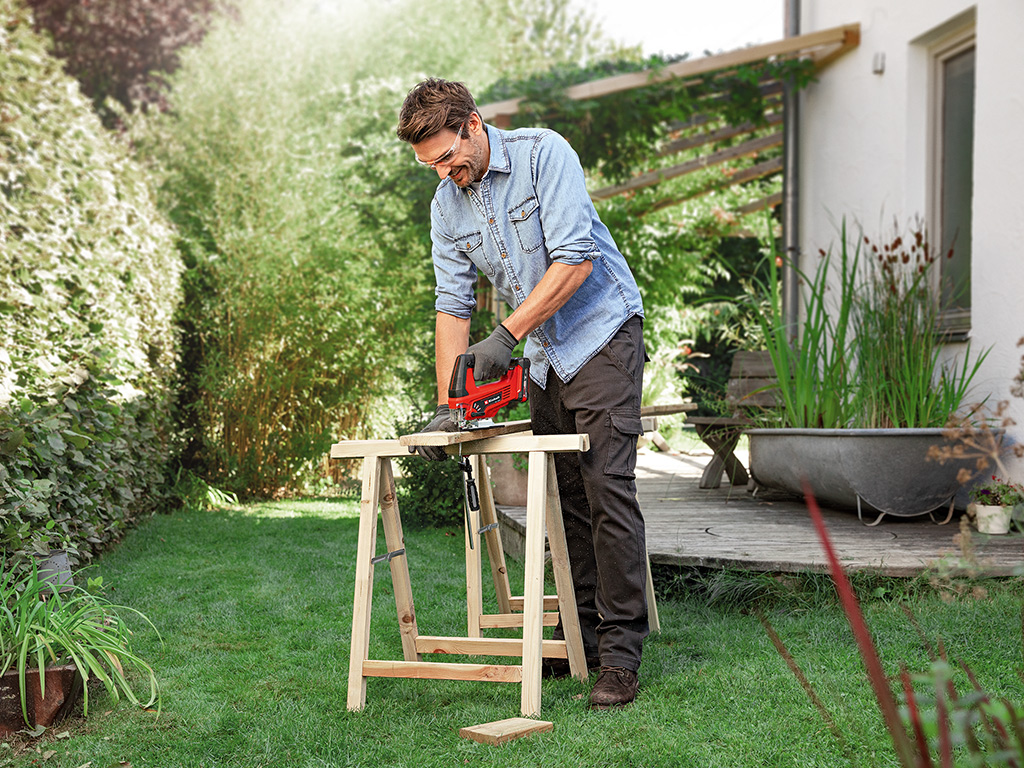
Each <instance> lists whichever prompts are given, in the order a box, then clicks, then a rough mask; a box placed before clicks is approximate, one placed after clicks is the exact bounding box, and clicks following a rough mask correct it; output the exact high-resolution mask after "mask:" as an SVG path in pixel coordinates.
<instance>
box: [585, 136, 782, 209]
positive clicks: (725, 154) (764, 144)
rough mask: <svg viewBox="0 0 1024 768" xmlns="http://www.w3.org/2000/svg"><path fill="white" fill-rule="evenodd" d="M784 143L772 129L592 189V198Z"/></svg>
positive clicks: (643, 186) (662, 179)
mask: <svg viewBox="0 0 1024 768" xmlns="http://www.w3.org/2000/svg"><path fill="white" fill-rule="evenodd" d="M781 145H782V133H781V132H778V133H771V134H768V135H767V136H761V137H759V138H756V139H751V140H750V141H745V142H743V143H742V144H737V145H736V146H734V147H727V148H725V149H720V150H718V151H717V152H712V153H711V154H710V155H703V156H701V157H698V158H695V159H693V160H690V161H688V162H685V163H680V164H679V165H671V166H669V167H667V168H657V169H655V170H653V171H650V172H648V173H642V174H640V175H639V176H635V177H633V178H632V179H630V180H629V181H627V182H625V183H623V184H616V185H614V186H611V187H602V188H601V189H595V190H594V191H593V192H591V193H590V198H591V199H592V200H605V199H607V198H609V197H615V195H621V194H622V193H623V192H632V191H633V190H637V189H644V188H645V187H653V186H654V185H655V184H660V183H661V182H663V181H667V180H668V179H675V178H678V177H679V176H685V175H686V174H688V173H693V172H694V171H703V170H704V169H706V168H710V167H711V166H714V165H721V164H722V163H726V162H728V161H729V160H735V159H737V158H739V157H744V156H746V155H756V154H758V153H759V152H763V151H764V150H766V149H771V148H772V147H778V146H781Z"/></svg>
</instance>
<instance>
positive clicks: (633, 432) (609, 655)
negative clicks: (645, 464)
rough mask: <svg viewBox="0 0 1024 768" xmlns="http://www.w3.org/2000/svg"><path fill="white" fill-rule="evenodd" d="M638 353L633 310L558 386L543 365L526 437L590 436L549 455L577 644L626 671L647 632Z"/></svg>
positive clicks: (635, 663) (635, 662)
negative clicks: (579, 448) (584, 446)
mask: <svg viewBox="0 0 1024 768" xmlns="http://www.w3.org/2000/svg"><path fill="white" fill-rule="evenodd" d="M646 357H647V355H646V353H645V350H644V341H643V322H642V320H641V318H640V317H637V316H634V317H631V318H630V319H629V320H627V321H626V322H625V323H623V324H622V327H621V328H619V330H618V332H617V333H616V334H615V336H613V337H612V339H611V341H609V342H608V344H607V345H605V347H604V348H603V349H602V350H601V351H600V352H599V353H598V354H597V355H596V356H595V357H594V358H592V359H591V360H590V361H589V362H588V363H587V364H586V365H584V366H583V368H582V369H581V370H580V371H579V373H577V374H576V376H575V377H573V379H572V380H571V381H569V382H568V383H565V382H562V381H560V380H559V378H558V377H557V376H556V375H555V374H554V372H553V371H549V373H548V377H547V384H546V387H544V388H541V387H540V386H538V385H537V384H536V383H535V382H534V381H532V380H531V381H530V415H531V419H532V422H533V432H534V434H537V435H550V434H582V433H586V434H588V435H590V450H588V451H586V452H584V453H558V454H555V470H556V474H557V475H558V495H559V499H560V501H561V504H562V518H563V520H564V521H565V535H566V542H567V545H568V549H569V561H570V565H571V568H572V576H573V583H574V586H575V589H576V604H577V607H578V609H579V616H580V625H581V627H582V630H583V646H584V649H585V651H586V654H587V656H591V657H592V656H598V655H599V656H600V658H601V664H602V665H603V666H614V667H625V668H626V669H629V670H632V671H634V672H635V671H637V670H638V669H639V667H640V653H641V647H642V645H643V640H644V638H645V637H646V636H647V634H648V631H649V630H648V624H647V593H646V586H647V547H646V540H645V537H644V519H643V515H642V514H641V512H640V505H639V504H638V503H637V500H636V480H635V478H636V474H635V470H636V445H637V439H638V437H639V436H640V435H641V434H642V432H643V429H642V427H641V425H640V395H641V388H642V383H643V372H644V362H645V360H646ZM558 629H559V630H560V629H561V628H560V627H559V628H558ZM555 636H556V637H559V636H561V632H559V631H558V630H556V635H555Z"/></svg>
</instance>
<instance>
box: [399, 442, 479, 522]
mask: <svg viewBox="0 0 1024 768" xmlns="http://www.w3.org/2000/svg"><path fill="white" fill-rule="evenodd" d="M398 464H399V466H400V467H401V468H402V477H401V479H400V480H399V482H398V483H396V490H397V491H398V504H399V508H400V509H401V510H402V520H403V522H405V523H408V524H409V525H410V526H413V527H415V526H420V527H424V528H444V527H447V526H451V525H462V519H463V516H464V515H465V506H464V503H465V502H464V500H465V495H464V494H465V480H464V479H463V474H462V470H461V469H459V465H458V463H457V462H456V461H455V460H454V459H449V460H447V461H428V460H426V459H423V458H420V457H419V456H416V455H411V456H409V458H404V457H403V458H401V459H399V460H398Z"/></svg>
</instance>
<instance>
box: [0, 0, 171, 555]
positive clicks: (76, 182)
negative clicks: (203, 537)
mask: <svg viewBox="0 0 1024 768" xmlns="http://www.w3.org/2000/svg"><path fill="white" fill-rule="evenodd" d="M179 294H180V262H179V259H178V257H177V254H176V251H175V249H174V246H173V241H172V239H171V234H170V231H169V229H168V227H167V225H166V224H165V223H164V220H163V219H162V218H161V216H160V214H159V213H158V212H157V210H156V208H155V206H154V204H153V202H152V200H151V198H150V194H149V181H148V178H147V176H146V174H145V172H144V171H143V170H142V169H141V168H140V167H139V166H138V165H137V164H135V163H133V162H132V161H131V160H130V158H129V153H128V150H127V148H126V147H124V146H122V145H121V144H120V143H119V141H118V140H117V139H116V137H113V136H112V135H110V134H108V133H106V131H105V130H104V129H103V128H102V126H101V125H100V122H99V120H98V118H97V117H96V115H95V114H94V112H93V110H92V105H91V103H90V102H89V101H88V100H87V99H86V98H84V97H83V96H82V95H81V93H80V92H79V89H78V85H77V84H76V83H75V81H74V80H72V79H70V78H69V77H68V76H66V75H65V74H64V73H63V71H62V68H61V65H60V63H59V62H58V61H57V60H56V59H54V58H53V57H51V56H50V55H49V54H48V53H47V50H46V46H45V44H44V41H43V40H42V39H41V38H40V37H39V36H38V35H36V34H35V33H34V32H33V31H32V25H31V17H30V16H29V14H28V12H27V11H25V10H24V9H23V8H21V7H20V6H18V5H17V4H16V3H15V2H13V0H0V546H2V547H3V554H4V559H5V562H6V564H7V567H12V566H16V565H18V564H19V563H21V564H24V562H25V561H26V560H27V558H28V557H29V556H31V554H32V553H36V552H37V553H45V552H47V550H48V549H49V548H50V547H63V548H66V549H68V550H69V551H70V553H71V555H72V559H73V560H76V561H79V562H81V561H85V560H88V559H89V558H91V557H92V555H93V554H95V553H96V552H97V551H98V550H99V549H101V548H102V547H103V546H104V545H107V544H109V543H110V542H111V541H114V540H116V539H118V538H119V537H120V536H121V535H122V533H123V532H124V530H125V529H126V528H127V527H128V526H129V525H130V524H131V522H132V521H133V520H134V519H135V518H136V517H137V516H138V515H140V514H142V513H144V512H148V511H149V510H152V509H153V508H154V505H155V504H156V502H157V497H158V489H159V487H160V486H161V484H162V483H163V481H164V476H163V475H164V470H165V465H166V456H167V453H168V441H169V439H170V433H169V427H168V425H169V424H170V411H171V406H172V384H173V375H174V369H175V361H176V355H177V352H176V346H177V341H176V334H175V331H174V324H173V319H174V318H173V315H174V312H175V309H176V306H177V305H178V302H179Z"/></svg>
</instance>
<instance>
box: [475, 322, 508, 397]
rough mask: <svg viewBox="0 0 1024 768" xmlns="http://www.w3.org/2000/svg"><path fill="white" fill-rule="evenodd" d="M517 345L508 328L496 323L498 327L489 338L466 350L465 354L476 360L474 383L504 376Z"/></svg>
mask: <svg viewBox="0 0 1024 768" xmlns="http://www.w3.org/2000/svg"><path fill="white" fill-rule="evenodd" d="M518 343H519V340H518V339H517V338H516V337H515V336H513V335H512V334H511V333H509V330H508V328H506V327H505V326H504V325H502V324H501V323H498V327H497V328H495V329H494V331H492V332H491V335H490V336H488V337H487V338H486V339H484V340H483V341H480V342H477V343H476V344H474V345H473V346H471V347H470V348H469V349H467V350H466V352H468V353H469V354H471V355H473V356H474V357H475V358H476V360H475V361H474V363H473V378H474V379H475V380H476V383H477V384H479V383H480V382H482V381H491V380H492V379H497V378H499V377H500V376H502V375H504V373H505V371H507V370H508V364H509V362H510V361H511V360H512V350H513V349H515V348H516V344H518Z"/></svg>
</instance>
